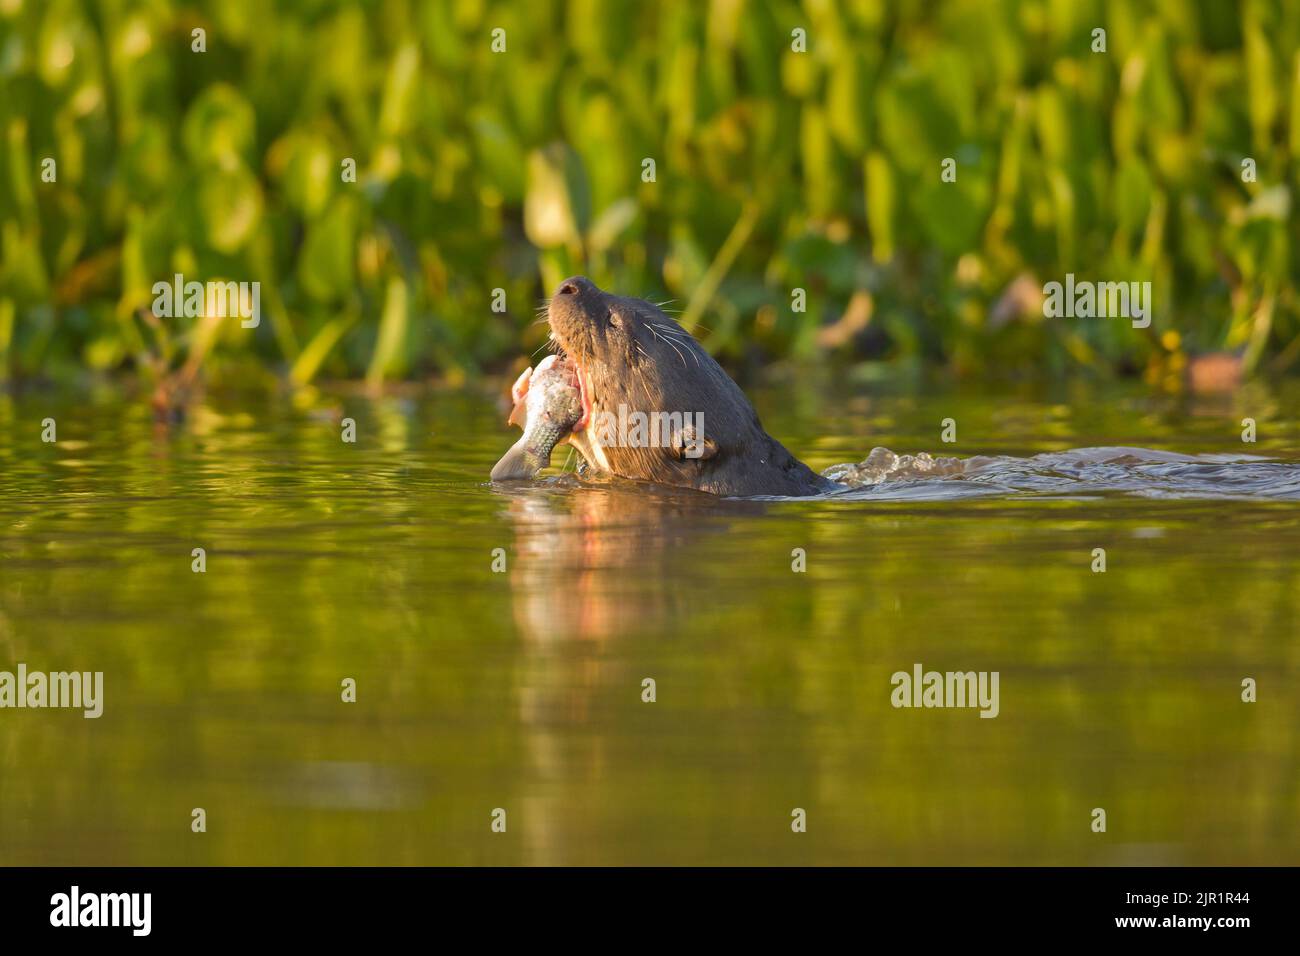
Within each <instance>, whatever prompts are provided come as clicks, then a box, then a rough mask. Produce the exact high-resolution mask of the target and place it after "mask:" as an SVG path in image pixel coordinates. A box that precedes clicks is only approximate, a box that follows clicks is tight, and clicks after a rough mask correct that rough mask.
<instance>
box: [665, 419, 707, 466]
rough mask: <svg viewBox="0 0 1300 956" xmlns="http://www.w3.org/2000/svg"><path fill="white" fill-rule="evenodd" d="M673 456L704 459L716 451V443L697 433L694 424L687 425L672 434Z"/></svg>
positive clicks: (682, 458)
mask: <svg viewBox="0 0 1300 956" xmlns="http://www.w3.org/2000/svg"><path fill="white" fill-rule="evenodd" d="M672 453H673V457H674V458H677V459H679V460H685V461H704V460H705V459H706V458H712V457H713V456H714V455H716V454H717V453H718V443H717V442H715V441H714V440H713V439H712V438H706V437H705V436H704V435H698V434H696V432H695V426H694V425H687V426H686V427H685V428H683V429H682V430H681V431H679V432H677V433H676V434H674V435H673V444H672Z"/></svg>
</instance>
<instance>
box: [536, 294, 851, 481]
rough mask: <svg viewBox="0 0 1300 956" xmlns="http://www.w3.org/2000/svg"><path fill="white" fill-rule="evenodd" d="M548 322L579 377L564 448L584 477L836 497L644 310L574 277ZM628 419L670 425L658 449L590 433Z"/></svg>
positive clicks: (696, 352) (695, 350)
mask: <svg viewBox="0 0 1300 956" xmlns="http://www.w3.org/2000/svg"><path fill="white" fill-rule="evenodd" d="M548 318H549V320H550V324H551V338H552V339H553V340H554V342H555V343H556V345H558V346H559V347H560V349H561V350H562V351H563V352H564V353H566V354H567V355H568V356H569V358H570V359H571V360H572V361H573V362H574V363H575V364H576V365H577V366H578V369H579V381H580V387H581V390H582V400H583V404H584V409H586V410H587V414H585V415H584V416H583V420H582V421H580V422H579V423H578V426H577V427H575V429H574V430H573V432H572V433H570V435H569V436H568V438H567V441H568V443H569V444H570V445H572V446H573V447H574V448H576V449H577V450H578V452H579V453H580V454H581V455H582V457H583V458H584V459H585V460H586V462H587V464H588V466H590V467H591V468H593V469H595V470H597V471H603V472H608V473H610V474H614V475H619V476H621V477H624V478H634V479H638V480H641V481H653V482H657V483H660V484H664V485H674V486H677V487H681V488H694V489H697V490H699V491H707V492H710V493H712V494H715V495H736V496H746V495H790V496H795V495H800V496H802V495H815V494H822V493H824V492H827V491H834V490H836V489H837V488H839V487H841V486H840V485H837V484H836V483H835V482H833V481H831V480H829V479H827V478H823V477H822V476H821V475H818V474H817V473H816V472H814V471H813V470H812V469H811V468H809V467H808V466H807V465H805V464H804V463H803V462H801V461H799V459H797V458H795V457H794V456H793V455H791V454H790V453H789V452H788V451H786V449H785V448H784V446H782V445H781V443H780V442H778V441H777V440H776V439H775V438H773V437H772V436H771V435H769V434H768V433H767V432H766V431H764V430H763V425H762V423H761V422H759V420H758V415H757V414H756V413H755V412H754V408H753V406H751V405H750V404H749V400H748V399H747V398H745V394H744V392H742V391H741V390H740V388H739V386H737V385H736V383H735V382H733V381H732V380H731V379H730V378H729V377H728V376H727V373H726V372H724V371H723V370H722V366H720V365H718V363H717V362H715V361H714V360H713V357H712V356H710V355H709V354H708V353H707V352H705V351H704V349H703V348H701V347H700V344H699V343H698V342H696V341H695V339H694V338H693V337H692V336H691V335H690V334H689V333H688V332H687V331H686V330H685V329H683V328H682V327H681V326H680V325H678V324H677V323H676V322H673V321H672V320H670V319H669V318H668V317H667V316H666V315H664V314H663V313H662V312H661V311H659V309H657V308H655V306H653V305H651V304H650V303H649V302H646V301H644V300H642V299H630V298H625V297H623V296H617V295H610V294H609V293H607V292H603V291H601V290H600V289H598V288H597V287H596V286H595V284H594V283H592V282H591V281H590V280H588V279H585V278H582V277H580V276H579V277H575V278H572V279H566V280H565V281H564V282H563V283H561V285H560V288H559V291H558V292H556V294H555V295H554V296H553V297H552V298H551V304H550V308H549V312H548ZM637 413H639V415H640V417H641V419H640V420H641V421H646V420H650V421H655V422H670V423H671V424H670V425H668V426H667V429H668V430H669V433H668V435H667V436H665V438H666V440H661V441H645V440H631V441H629V440H627V437H628V436H626V435H619V436H617V438H616V440H614V441H610V440H609V436H608V435H607V434H603V433H602V430H600V429H597V428H593V427H592V424H593V421H595V420H596V419H600V420H602V421H606V422H610V421H627V420H629V419H630V418H631V419H634V418H635V416H636V415H637ZM691 423H698V424H699V426H700V427H699V428H695V427H693V425H692V424H691ZM699 431H702V432H703V434H702V435H700V434H698V432H699ZM650 434H655V432H651V433H650Z"/></svg>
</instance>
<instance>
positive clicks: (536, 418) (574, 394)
mask: <svg viewBox="0 0 1300 956" xmlns="http://www.w3.org/2000/svg"><path fill="white" fill-rule="evenodd" d="M511 391H512V393H513V395H514V399H515V408H514V411H512V412H511V413H510V424H512V425H518V426H520V427H521V428H523V430H524V434H523V437H522V438H520V439H519V441H517V442H515V445H514V447H513V448H511V449H510V450H509V451H508V452H506V453H505V454H504V455H503V456H502V457H501V460H500V461H499V462H497V463H496V466H495V467H494V468H493V469H492V480H493V481H508V480H510V479H514V478H532V477H533V476H534V475H536V474H537V473H538V472H539V471H541V470H542V469H543V468H545V467H546V466H547V465H549V464H550V463H551V451H552V449H554V448H555V446H556V445H558V444H559V443H560V440H561V439H563V438H564V437H565V436H566V435H568V434H569V432H570V431H572V430H573V426H574V425H576V424H577V423H578V422H579V421H581V419H582V417H583V408H582V394H581V392H580V390H579V387H578V377H577V370H576V369H575V368H574V367H573V366H572V365H570V364H569V363H568V362H566V361H565V360H564V359H562V358H560V357H559V356H558V355H548V356H547V357H546V358H545V359H543V360H542V361H541V362H540V363H539V364H538V366H537V368H535V369H526V370H525V371H524V373H523V374H522V375H520V376H519V380H518V381H517V382H515V386H514V388H513V389H512V390H511Z"/></svg>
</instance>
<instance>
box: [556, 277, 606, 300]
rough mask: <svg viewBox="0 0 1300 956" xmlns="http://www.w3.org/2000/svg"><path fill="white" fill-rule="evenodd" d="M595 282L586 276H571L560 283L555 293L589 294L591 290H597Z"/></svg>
mask: <svg viewBox="0 0 1300 956" xmlns="http://www.w3.org/2000/svg"><path fill="white" fill-rule="evenodd" d="M599 291H600V290H599V289H598V288H596V283H594V282H592V281H591V280H590V279H588V278H587V277H586V276H573V277H572V278H570V279H565V280H564V281H563V282H561V283H560V290H559V291H558V292H557V293H556V295H590V294H591V293H593V292H599Z"/></svg>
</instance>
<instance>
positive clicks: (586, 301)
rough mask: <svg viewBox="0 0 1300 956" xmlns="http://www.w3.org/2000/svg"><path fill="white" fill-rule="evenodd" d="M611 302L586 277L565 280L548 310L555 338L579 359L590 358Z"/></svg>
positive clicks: (573, 277)
mask: <svg viewBox="0 0 1300 956" xmlns="http://www.w3.org/2000/svg"><path fill="white" fill-rule="evenodd" d="M608 299H609V296H608V294H606V293H605V292H604V291H602V290H601V289H600V288H599V287H598V286H597V285H596V283H594V282H592V281H591V280H590V279H588V278H587V277H586V276H572V277H571V278H568V279H565V280H564V281H563V282H561V283H560V285H559V288H557V289H556V290H555V295H553V296H551V305H550V308H549V309H548V310H547V318H548V319H549V320H550V323H551V332H552V334H553V335H554V337H555V338H556V339H558V340H559V342H560V344H562V345H563V346H565V347H566V348H567V349H570V350H571V351H572V352H573V353H574V354H575V356H577V357H579V358H586V357H588V356H589V355H590V354H591V351H592V349H593V347H594V345H595V342H594V340H595V338H596V337H597V336H598V335H599V334H600V326H599V318H600V316H603V315H605V314H606V313H607V312H608V311H609V310H608V306H607V300H608Z"/></svg>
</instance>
